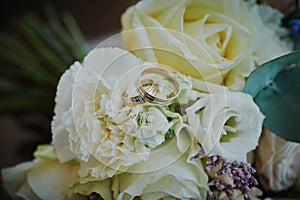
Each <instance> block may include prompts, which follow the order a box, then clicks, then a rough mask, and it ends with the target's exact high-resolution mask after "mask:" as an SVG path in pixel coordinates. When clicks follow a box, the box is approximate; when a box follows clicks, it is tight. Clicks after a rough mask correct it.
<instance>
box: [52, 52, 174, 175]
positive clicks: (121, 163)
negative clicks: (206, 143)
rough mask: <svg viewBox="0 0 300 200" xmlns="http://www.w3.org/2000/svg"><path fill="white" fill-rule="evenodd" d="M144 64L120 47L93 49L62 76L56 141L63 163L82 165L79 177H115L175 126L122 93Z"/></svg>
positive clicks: (55, 123) (145, 154)
mask: <svg viewBox="0 0 300 200" xmlns="http://www.w3.org/2000/svg"><path fill="white" fill-rule="evenodd" d="M141 64H143V63H142V62H141V60H140V59H138V58H136V57H135V56H133V55H132V54H130V53H129V52H127V51H124V50H121V49H118V48H114V49H111V48H107V49H95V50H93V51H91V52H90V53H89V54H88V56H87V57H86V58H85V59H84V62H83V63H82V64H80V63H78V62H76V63H75V64H74V65H73V66H71V67H70V69H69V70H68V71H66V72H65V74H64V75H63V76H62V78H61V80H60V82H59V84H58V89H57V97H56V107H55V117H54V120H53V123H52V131H53V141H54V145H55V147H56V149H57V155H58V158H59V160H60V161H61V162H66V161H69V160H72V159H76V160H78V162H80V163H81V167H80V170H79V174H80V176H82V177H84V176H89V175H90V176H93V177H97V178H100V177H101V178H105V177H107V176H109V177H111V176H113V175H114V174H115V173H116V172H118V171H122V170H126V168H128V167H129V166H131V165H133V164H135V163H138V162H140V161H142V160H146V159H147V158H148V156H149V152H150V150H151V148H154V147H156V146H157V145H160V144H161V143H162V142H164V139H165V138H164V134H165V133H166V132H167V131H168V129H169V128H170V127H171V126H172V125H173V124H172V122H168V120H167V118H166V116H165V115H164V114H163V113H162V112H161V111H160V110H159V109H158V108H154V107H153V108H149V107H147V106H143V105H141V106H139V105H137V106H127V105H126V104H124V102H123V100H122V98H121V96H122V92H123V91H125V90H126V89H128V88H131V85H132V84H134V81H135V80H136V78H137V76H138V74H139V72H140V70H141V69H140V68H139V67H138V66H140V65H141Z"/></svg>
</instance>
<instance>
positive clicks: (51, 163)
mask: <svg viewBox="0 0 300 200" xmlns="http://www.w3.org/2000/svg"><path fill="white" fill-rule="evenodd" d="M35 157H36V159H35V160H33V161H32V162H25V163H21V164H19V165H17V166H14V167H11V168H6V169H3V170H2V177H3V185H4V188H5V189H6V191H7V192H8V193H9V195H10V196H11V197H12V198H13V199H20V198H21V199H25V200H39V199H56V200H66V199H78V200H80V199H81V200H83V199H85V198H84V197H83V196H81V195H79V194H75V193H73V192H72V191H71V190H70V189H69V186H70V185H71V184H72V183H73V182H74V181H75V180H76V179H77V178H78V175H77V169H78V164H76V163H72V162H69V163H63V164H62V163H59V162H58V160H57V158H56V155H55V153H54V149H53V147H51V146H40V147H39V149H38V151H37V152H35Z"/></svg>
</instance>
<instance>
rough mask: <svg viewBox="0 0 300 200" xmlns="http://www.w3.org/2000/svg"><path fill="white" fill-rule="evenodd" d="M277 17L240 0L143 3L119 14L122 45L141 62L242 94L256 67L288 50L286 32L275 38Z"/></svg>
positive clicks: (276, 13)
mask: <svg viewBox="0 0 300 200" xmlns="http://www.w3.org/2000/svg"><path fill="white" fill-rule="evenodd" d="M262 15H264V16H272V17H273V19H275V21H274V22H264V21H263V19H262V17H263V16H262ZM278 16H279V17H278ZM280 17H281V16H280V14H279V12H276V11H274V10H273V9H271V8H268V9H260V6H257V5H253V4H250V3H249V4H247V3H245V1H243V0H210V1H207V0H169V1H160V0H143V1H140V2H139V3H137V4H136V5H134V6H132V7H130V8H129V9H128V10H126V12H125V13H124V14H123V16H122V27H123V32H122V37H123V44H124V47H125V48H126V49H127V50H129V51H131V52H133V53H134V54H136V55H138V56H139V57H141V58H143V59H144V60H147V61H151V62H158V63H162V64H165V65H168V66H170V67H173V68H175V69H176V70H178V71H179V72H181V73H183V74H187V75H191V76H193V77H194V78H198V79H203V80H205V81H209V82H211V83H216V84H222V85H225V86H227V87H229V88H230V89H231V90H241V89H242V88H243V86H244V83H245V78H246V77H248V76H249V74H250V73H251V72H252V71H253V70H254V69H255V67H256V66H257V65H259V64H261V63H262V62H265V61H267V60H270V59H272V58H274V57H277V56H279V55H282V54H284V53H286V52H288V51H289V50H291V45H290V44H287V43H285V42H282V41H281V39H280V38H281V37H282V36H285V35H286V33H283V32H284V31H281V33H282V34H280V35H277V33H278V32H279V31H278V30H282V29H281V28H279V26H280V20H278V18H280Z"/></svg>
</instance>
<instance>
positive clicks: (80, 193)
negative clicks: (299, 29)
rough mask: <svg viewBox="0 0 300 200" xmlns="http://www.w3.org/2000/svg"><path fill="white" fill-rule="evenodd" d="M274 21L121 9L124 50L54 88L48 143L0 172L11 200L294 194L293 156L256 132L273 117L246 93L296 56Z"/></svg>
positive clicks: (78, 68)
mask: <svg viewBox="0 0 300 200" xmlns="http://www.w3.org/2000/svg"><path fill="white" fill-rule="evenodd" d="M281 19H282V14H281V13H280V12H278V11H276V10H274V9H272V8H270V7H268V6H266V5H258V4H256V3H255V2H254V1H242V0H210V1H205V0H143V1H140V2H139V3H137V4H136V5H133V6H132V7H130V8H128V9H127V10H126V12H125V13H124V14H123V16H122V19H121V21H122V32H121V34H120V35H121V38H122V44H123V45H122V48H119V47H107V46H106V47H102V46H101V45H99V46H98V47H96V48H95V49H93V50H91V51H90V52H89V53H88V55H87V56H86V57H85V59H84V61H83V62H75V63H74V64H73V65H72V66H70V68H69V69H68V70H67V71H65V73H64V74H63V75H62V76H61V78H60V81H59V83H58V86H57V93H56V98H55V102H56V106H55V110H54V112H55V116H54V118H53V121H52V134H53V142H52V143H51V144H45V145H40V146H38V148H37V150H36V151H35V152H34V157H35V159H34V160H33V161H31V162H26V163H22V164H19V165H17V166H15V167H11V168H7V169H4V170H2V176H3V180H4V186H5V188H6V190H7V192H8V193H9V194H10V195H11V197H13V198H14V199H20V198H21V199H31V200H32V199H55V200H59V199H105V200H109V199H118V200H123V199H124V200H125V199H150V200H152V199H259V198H260V196H262V193H263V192H262V188H263V189H264V190H266V191H283V190H286V189H288V188H290V187H293V186H294V187H296V188H297V186H295V185H297V184H298V185H299V184H300V178H299V174H300V163H299V158H300V146H299V145H298V144H297V143H295V142H287V141H286V140H284V139H282V138H280V137H278V136H276V135H275V134H274V133H272V132H275V131H274V130H272V129H267V128H266V127H265V128H263V122H264V120H267V119H269V118H268V115H267V114H268V112H263V113H264V114H263V113H262V111H263V108H262V107H261V104H259V103H256V102H255V101H254V100H253V98H254V97H252V96H253V95H252V94H251V90H246V89H244V88H257V87H256V86H255V84H254V86H253V85H251V83H248V82H249V81H250V78H249V76H250V74H251V73H252V72H253V71H254V70H255V69H256V68H257V67H258V66H260V65H262V64H264V63H266V62H268V61H270V60H272V59H274V58H277V57H279V56H282V55H284V54H286V53H289V52H292V42H291V40H290V38H289V35H288V34H289V32H288V31H287V30H286V29H285V28H283V27H281V26H280V22H281ZM291 55H292V56H294V54H291ZM294 57H295V58H297V59H298V62H299V53H298V54H296V56H294ZM294 57H293V58H294ZM271 62H272V61H271ZM295 65H296V66H297V64H295ZM259 68H260V67H259ZM259 68H258V69H259ZM295 68H297V67H295ZM296 70H297V69H296ZM255 71H256V70H255ZM270 71H271V70H270ZM267 72H268V71H265V74H264V76H267V75H268V74H266V73H267ZM246 82H247V83H246ZM256 83H257V84H258V85H260V83H259V82H256ZM246 84H247V85H246ZM249 84H250V85H249ZM245 85H246V87H245ZM251 86H253V87H251ZM249 91H250V92H249ZM246 92H247V93H249V94H251V95H252V96H250V95H249V94H247V93H246ZM258 105H259V106H258ZM274 109H276V108H274ZM298 111H299V110H298ZM271 118H272V117H271ZM279 124H280V123H279ZM267 127H268V126H267ZM254 150H255V153H254V154H253V151H254ZM251 155H252V156H251ZM254 161H255V162H254ZM256 171H257V173H256ZM297 182H298V183H297ZM298 189H299V188H298Z"/></svg>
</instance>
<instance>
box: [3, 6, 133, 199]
mask: <svg viewBox="0 0 300 200" xmlns="http://www.w3.org/2000/svg"><path fill="white" fill-rule="evenodd" d="M136 2H137V0H126V1H123V0H121V1H119V0H89V1H83V0H52V1H45V0H39V1H38V0H1V1H0V32H5V33H10V31H11V30H12V29H13V27H12V25H11V24H12V21H13V20H14V19H18V18H22V16H23V15H24V14H25V13H27V12H28V11H30V12H32V13H34V14H36V15H37V16H38V17H39V18H40V19H41V20H43V19H44V14H45V13H44V9H43V8H44V6H45V5H53V7H54V8H55V10H56V11H57V12H58V13H62V12H65V11H68V12H70V13H71V15H72V16H73V17H74V19H75V21H76V22H77V24H78V25H79V27H80V29H81V31H82V33H83V36H84V38H85V40H86V41H87V42H88V43H91V42H92V44H90V45H89V48H92V47H93V45H96V43H95V42H97V41H100V40H101V38H104V37H108V36H109V35H110V34H113V33H116V32H118V31H119V30H120V27H121V25H120V16H121V14H122V13H123V12H124V11H125V9H126V8H128V7H129V6H130V5H132V4H134V3H136ZM0 45H1V44H0ZM0 67H1V66H0ZM1 81H2V82H3V80H1V77H0V82H1ZM0 95H1V94H0ZM16 98H19V97H16ZM12 100H13V98H12ZM52 101H54V99H53V100H52ZM20 106H22V105H20ZM51 106H53V105H49V107H51ZM51 118H52V116H51V113H50V114H46V115H45V114H44V113H43V112H39V111H38V110H37V111H33V112H3V111H2V112H0V137H1V139H0V168H3V167H8V166H12V165H16V164H18V163H20V162H23V161H27V160H31V159H32V153H33V151H34V150H35V148H36V145H37V144H40V143H48V142H50V141H51V134H50V121H51ZM1 182H2V181H1ZM0 199H3V200H4V199H9V198H8V196H7V195H6V194H5V192H4V190H3V187H2V183H1V187H0Z"/></svg>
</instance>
